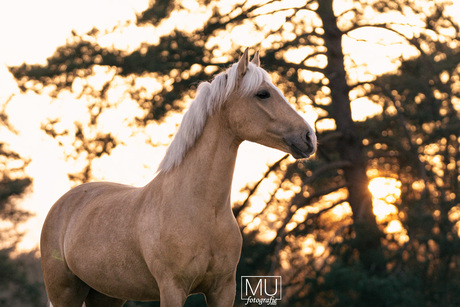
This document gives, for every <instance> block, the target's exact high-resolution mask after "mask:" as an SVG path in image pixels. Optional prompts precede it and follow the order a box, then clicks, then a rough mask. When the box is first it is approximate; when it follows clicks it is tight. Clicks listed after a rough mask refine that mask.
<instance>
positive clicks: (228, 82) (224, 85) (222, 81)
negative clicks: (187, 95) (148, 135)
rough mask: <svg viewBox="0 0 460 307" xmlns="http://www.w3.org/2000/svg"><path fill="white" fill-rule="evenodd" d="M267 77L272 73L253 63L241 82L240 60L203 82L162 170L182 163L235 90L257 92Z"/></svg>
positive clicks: (166, 170)
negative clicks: (239, 78) (211, 119)
mask: <svg viewBox="0 0 460 307" xmlns="http://www.w3.org/2000/svg"><path fill="white" fill-rule="evenodd" d="M264 80H266V81H270V77H269V75H268V73H267V72H266V71H265V70H263V69H262V68H260V67H258V66H257V65H255V64H253V63H249V66H248V69H247V71H246V73H245V75H244V77H243V80H242V82H240V84H238V63H235V64H233V65H232V66H231V67H230V68H228V69H227V70H226V71H224V72H221V73H220V74H218V75H217V76H216V77H215V78H214V79H213V80H212V82H211V83H209V82H202V83H201V84H200V85H199V86H198V90H197V96H196V98H195V99H194V100H193V101H192V103H191V105H190V107H189V109H188V111H187V112H186V113H185V115H184V118H183V119H182V122H181V124H180V126H179V130H178V131H177V133H176V135H175V136H174V139H173V140H172V142H171V144H170V145H169V147H168V149H167V151H166V154H165V156H164V158H163V160H162V161H161V163H160V166H159V167H158V171H159V172H168V171H170V170H171V169H173V168H174V167H175V166H177V165H179V164H180V163H181V162H182V160H183V159H184V157H185V155H186V154H187V152H188V151H189V149H190V148H191V147H192V146H193V145H194V144H195V142H196V140H197V139H198V138H199V137H200V136H201V134H202V132H203V129H204V126H205V124H206V119H207V118H208V116H210V115H212V114H213V113H214V112H216V111H218V110H219V109H220V108H221V106H222V104H223V103H224V102H225V101H226V100H227V98H228V97H229V96H230V94H231V93H233V92H234V91H235V90H238V91H239V93H240V95H241V96H246V95H249V94H251V93H253V92H255V91H256V90H257V88H258V87H259V86H260V84H262V81H264Z"/></svg>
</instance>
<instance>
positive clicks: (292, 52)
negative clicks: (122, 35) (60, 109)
mask: <svg viewBox="0 0 460 307" xmlns="http://www.w3.org/2000/svg"><path fill="white" fill-rule="evenodd" d="M197 3H199V5H200V6H201V7H204V8H206V9H205V10H204V11H206V12H208V13H207V15H206V14H205V15H203V16H204V17H203V16H201V15H200V16H201V17H202V18H203V22H202V24H201V25H200V26H196V28H179V27H176V28H175V29H174V30H172V31H170V32H168V33H167V34H164V35H162V36H160V37H159V38H158V40H157V41H156V42H155V43H141V44H140V45H139V46H138V47H137V48H135V50H133V51H130V52H127V51H125V50H120V49H116V48H115V47H105V46H103V45H101V44H100V43H99V40H100V39H101V37H103V36H104V33H101V32H100V31H99V30H97V29H94V30H92V31H91V32H89V33H86V34H85V35H77V34H74V35H73V36H72V37H71V38H69V40H68V43H67V44H66V45H64V46H61V47H59V48H58V49H57V50H56V52H55V53H54V54H53V55H52V56H51V57H50V58H49V59H48V61H47V64H46V65H26V64H24V65H22V66H18V67H11V68H10V71H11V72H12V73H13V75H14V76H15V78H16V80H17V82H18V85H19V86H20V88H21V89H22V90H23V91H29V90H32V91H36V92H38V93H49V95H50V97H51V98H50V99H58V98H59V97H60V95H62V93H67V92H70V93H71V94H72V95H74V96H75V97H77V98H79V99H80V98H83V99H84V100H86V101H87V102H88V103H87V107H88V114H89V119H88V120H87V124H86V125H82V124H81V123H76V124H75V125H76V127H75V129H69V130H66V131H60V130H59V129H57V125H58V124H59V119H56V120H54V121H50V122H48V123H45V124H44V126H43V129H44V130H45V131H46V132H47V133H48V134H50V135H52V136H53V137H55V138H56V139H60V138H61V139H62V138H71V139H73V140H75V141H74V143H73V146H74V148H76V153H73V154H74V155H77V156H79V155H82V156H84V158H85V159H86V164H85V166H84V168H83V169H82V170H80V171H79V172H77V173H76V174H72V175H71V176H72V179H74V180H76V181H77V182H85V181H88V180H91V179H92V171H91V168H92V163H93V162H94V161H95V160H97V159H98V158H100V157H101V156H102V155H104V154H110V153H111V151H112V150H113V148H116V147H117V146H118V145H120V144H121V143H122V140H120V139H118V138H117V137H116V136H115V135H113V134H111V133H110V132H102V131H100V130H98V122H99V120H100V118H101V116H102V115H103V114H104V113H105V112H107V111H109V110H113V109H116V103H114V102H113V101H111V98H110V97H111V96H110V95H109V93H110V91H111V90H113V89H114V88H115V87H117V86H119V85H120V83H121V84H125V85H127V86H126V87H125V91H124V95H126V96H127V97H129V99H131V100H133V101H135V102H136V103H137V104H138V106H139V108H140V109H141V110H142V112H141V115H139V116H135V117H134V118H131V124H132V125H135V126H146V125H147V124H148V123H151V122H152V121H162V120H163V119H164V118H165V117H167V116H168V115H169V114H170V113H171V112H175V111H179V110H182V109H183V107H184V101H187V100H189V99H190V97H191V96H193V92H194V89H195V87H196V84H197V82H199V81H200V80H207V79H210V78H212V75H213V74H214V73H215V72H216V71H217V70H219V69H220V68H224V67H227V66H229V65H230V63H232V62H234V61H236V59H237V57H238V53H239V51H241V50H240V49H239V47H238V46H235V44H225V46H230V47H229V49H230V50H223V49H222V47H221V46H220V44H224V43H223V42H225V41H226V40H227V41H228V40H229V39H230V38H231V37H232V33H233V34H234V33H238V31H241V29H243V31H250V32H252V33H255V37H256V38H257V39H254V43H253V44H254V45H255V48H257V49H260V51H261V56H262V59H263V60H262V63H263V66H264V68H265V69H266V70H267V71H269V72H272V77H273V79H274V80H275V83H277V85H278V86H279V87H280V88H281V89H282V90H283V91H284V93H285V96H286V97H288V99H289V101H290V102H291V103H293V104H294V105H295V106H296V108H297V109H298V110H300V111H302V112H307V113H308V112H315V113H316V114H317V117H316V121H315V126H316V129H317V134H318V137H319V143H320V146H319V148H318V153H317V157H316V159H314V160H309V161H296V162H293V161H291V160H290V159H289V158H288V157H287V156H285V157H283V158H282V159H280V160H279V161H277V162H276V163H274V164H272V165H270V166H268V169H267V171H266V172H265V174H263V176H262V178H261V179H260V180H259V181H258V182H256V183H252V184H250V185H248V187H247V188H246V189H245V191H244V192H246V194H247V198H246V199H245V200H244V201H241V202H237V203H235V204H234V213H235V215H236V216H237V219H238V221H239V224H240V226H241V229H242V232H243V235H244V247H243V255H242V258H241V261H240V264H239V267H238V273H239V274H240V275H282V276H283V283H284V289H283V291H284V293H285V295H284V298H283V304H285V305H287V306H305V305H313V306H316V305H317V306H349V305H353V306H361V305H363V306H364V305H366V306H367V305H370V304H372V305H376V306H387V305H391V306H419V305H439V304H442V305H455V304H459V302H458V298H457V297H456V295H455V294H456V292H457V291H458V288H459V286H460V283H459V282H460V281H459V279H458V277H457V276H458V274H457V273H458V270H459V267H458V266H459V260H460V259H459V258H458V256H457V254H458V251H459V250H458V248H459V235H458V233H459V219H460V211H459V210H460V208H459V197H460V196H459V193H460V191H459V188H460V187H459V181H460V180H459V179H460V177H459V176H460V175H459V169H460V165H459V163H458V161H459V160H460V159H459V158H460V156H459V155H460V154H459V142H460V136H459V132H460V123H459V113H460V100H459V91H460V90H459V88H460V77H459V73H460V66H459V64H458V63H459V27H458V24H457V23H456V22H455V20H454V19H453V18H452V17H450V16H449V15H448V14H447V12H446V8H447V6H448V3H446V2H443V1H437V2H427V1H405V0H396V1H379V0H375V1H358V0H356V1H349V2H347V3H346V4H343V3H341V2H339V1H332V0H321V1H320V0H304V1H295V2H289V1H274V0H269V1H265V2H262V3H252V2H249V1H242V2H238V3H235V4H233V5H231V6H230V7H229V6H228V5H227V6H223V5H221V4H222V3H220V2H212V1H206V0H202V1H197ZM189 11H190V8H188V7H186V6H184V4H182V3H181V2H180V1H155V2H153V3H152V4H151V5H150V7H149V8H148V9H147V10H145V11H144V12H143V13H142V14H140V15H139V16H138V18H137V21H136V25H137V27H139V28H141V27H154V28H161V27H162V25H164V24H165V23H167V22H168V20H170V19H172V18H177V16H184V15H175V14H182V13H184V14H185V13H187V12H189ZM175 16H176V17H175ZM201 17H200V18H201ZM197 18H198V17H197ZM380 36H381V38H379V37H380ZM389 41H391V42H392V43H389ZM346 42H348V45H346ZM350 42H353V44H354V45H355V46H363V48H370V46H371V45H374V49H373V50H376V49H375V45H382V48H387V47H391V46H392V45H394V44H396V45H397V46H399V47H400V48H399V50H400V51H399V52H398V54H397V55H396V56H393V57H392V61H393V63H392V65H394V69H388V70H386V71H385V73H384V74H381V73H380V74H378V75H377V74H375V73H372V71H371V69H370V68H368V67H366V65H363V64H362V63H360V62H359V61H360V59H359V58H358V57H357V56H355V55H354V53H353V52H356V51H353V50H351V49H350V48H349V45H350ZM227 49H228V48H227ZM349 49H350V50H349ZM358 54H359V53H358ZM378 60H382V59H377V61H378ZM389 63H391V62H389ZM101 69H102V70H104V71H105V72H107V74H106V77H105V79H103V80H104V81H103V82H100V81H99V83H98V84H95V82H94V78H93V77H94V76H95V75H96V74H97V72H98V71H100V70H101ZM141 78H147V79H152V80H155V81H157V82H158V83H160V84H162V86H160V87H158V88H155V89H154V90H153V91H152V89H151V88H148V87H146V86H143V85H142V84H141V83H139V82H138V80H139V79H141ZM363 99H364V100H365V101H366V102H367V103H373V106H374V107H377V108H378V109H379V110H380V111H379V112H377V113H376V114H373V115H368V116H367V117H365V118H364V119H361V120H356V119H354V113H355V112H357V109H359V103H362V101H363ZM354 105H355V106H356V105H358V107H352V106H354ZM75 159H76V158H75ZM373 178H390V179H392V180H393V181H392V182H395V183H397V184H398V190H399V191H400V192H399V193H400V195H397V197H395V199H394V200H392V201H387V200H385V199H383V200H382V199H376V198H375V196H374V197H373V195H372V194H371V193H370V192H369V189H368V185H369V181H370V179H373ZM262 186H265V187H267V186H269V191H270V192H269V194H270V195H269V197H268V201H266V205H265V206H264V207H263V209H261V210H260V211H259V212H254V211H253V210H251V207H252V202H253V201H254V199H255V198H256V197H257V196H258V194H257V193H258V191H259V190H261V187H262ZM377 202H380V203H382V202H384V203H386V205H387V206H388V207H385V208H392V210H393V211H392V213H391V214H387V215H385V216H384V217H383V218H380V217H378V216H377V217H376V216H375V214H374V212H375V210H376V204H377ZM248 216H249V217H250V218H249V219H248ZM248 220H249V222H248ZM394 225H396V226H397V227H396V228H394V227H395V226H394ZM392 227H393V228H392ZM392 229H393V230H392ZM238 304H242V302H238Z"/></svg>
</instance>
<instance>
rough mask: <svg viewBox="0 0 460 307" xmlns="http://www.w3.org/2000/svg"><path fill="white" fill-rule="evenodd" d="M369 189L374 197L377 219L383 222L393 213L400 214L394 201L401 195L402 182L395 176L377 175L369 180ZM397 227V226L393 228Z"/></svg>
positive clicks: (374, 210) (374, 209)
mask: <svg viewBox="0 0 460 307" xmlns="http://www.w3.org/2000/svg"><path fill="white" fill-rule="evenodd" d="M369 191H370V192H371V194H372V197H373V201H372V203H373V207H374V208H373V212H374V214H375V216H376V218H377V221H379V222H382V221H384V220H386V219H387V218H388V217H389V216H391V215H396V214H398V209H397V207H396V206H395V205H394V203H395V202H396V201H397V200H398V199H399V197H400V196H401V182H400V181H398V180H397V179H394V178H388V177H377V178H374V179H372V180H371V181H370V182H369ZM391 229H392V230H394V229H395V226H393V228H391Z"/></svg>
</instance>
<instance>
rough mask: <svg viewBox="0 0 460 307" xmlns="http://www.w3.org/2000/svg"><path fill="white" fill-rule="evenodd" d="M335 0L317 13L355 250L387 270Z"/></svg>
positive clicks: (324, 0) (324, 1) (326, 0)
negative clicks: (352, 103) (344, 164)
mask: <svg viewBox="0 0 460 307" xmlns="http://www.w3.org/2000/svg"><path fill="white" fill-rule="evenodd" d="M332 3H333V0H319V1H318V4H319V7H318V10H317V13H318V15H319V16H320V18H321V20H322V22H323V29H324V35H323V38H324V44H325V46H326V48H327V61H328V63H327V67H326V69H325V71H326V77H327V78H328V80H329V84H328V86H329V88H330V90H331V98H332V102H331V110H332V111H331V113H332V114H331V115H332V117H333V118H334V120H335V122H336V125H337V131H340V132H341V133H342V137H341V138H340V140H339V141H338V142H337V151H338V152H339V153H340V157H341V159H342V160H345V161H350V162H351V166H350V167H346V168H344V176H345V180H346V181H347V184H348V185H349V186H348V197H349V203H350V206H351V209H352V211H353V222H354V224H353V228H354V231H355V234H356V237H355V243H356V244H355V245H354V247H355V248H356V249H357V250H358V251H359V254H360V260H361V263H362V264H363V265H364V267H366V268H367V269H369V270H377V271H380V270H382V269H384V261H383V259H384V257H383V253H382V249H381V242H380V238H381V236H382V234H381V232H380V230H379V228H378V226H377V223H376V220H375V216H374V214H373V212H372V196H371V194H370V192H369V189H368V184H369V180H368V178H367V174H366V158H365V156H364V155H363V151H362V140H361V137H360V136H359V134H358V131H357V129H356V127H355V126H354V123H353V120H352V118H351V108H350V98H349V87H348V84H347V77H346V73H345V67H344V63H343V60H344V56H343V50H342V32H341V31H340V29H339V28H338V27H337V19H336V17H335V15H334V11H333V7H332Z"/></svg>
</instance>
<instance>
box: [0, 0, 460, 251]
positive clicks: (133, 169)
mask: <svg viewBox="0 0 460 307" xmlns="http://www.w3.org/2000/svg"><path fill="white" fill-rule="evenodd" d="M148 2H149V0H129V1H128V0H110V1H109V0H91V1H90V0H82V1H78V2H75V1H62V0H43V1H34V0H17V1H1V2H0V42H1V43H2V46H1V47H0V110H5V111H6V112H7V114H8V116H9V120H10V122H11V123H12V125H13V126H14V128H15V130H16V131H17V134H14V133H11V132H10V131H7V130H6V129H5V128H4V127H0V140H1V141H2V142H6V143H7V144H9V145H10V149H11V150H14V151H16V152H17V153H19V154H20V155H21V156H22V157H26V158H29V159H30V160H31V162H30V164H29V165H28V166H27V168H26V173H27V175H28V176H30V177H31V178H33V187H32V190H31V193H28V194H27V195H26V196H25V197H24V198H23V199H22V200H21V201H20V206H22V207H23V208H25V209H26V210H29V211H31V212H33V213H34V214H35V216H34V217H33V218H31V219H30V220H29V221H28V222H27V223H25V224H24V225H22V226H21V229H22V230H23V231H25V232H26V236H25V238H24V240H23V242H22V243H21V244H20V246H19V247H20V248H21V249H31V248H34V247H36V246H37V245H38V240H39V234H40V229H41V225H42V223H43V220H44V218H45V216H46V213H47V212H48V210H49V208H50V207H51V205H52V204H53V203H54V202H55V201H56V200H57V199H58V198H59V197H60V196H61V195H62V194H64V193H65V192H66V191H67V190H68V189H69V188H70V187H71V182H70V181H69V180H68V177H67V172H71V171H72V169H71V166H69V163H67V162H66V160H65V155H64V153H63V151H62V148H61V147H59V146H58V144H57V142H56V141H55V140H53V139H52V138H51V137H50V136H48V135H46V133H44V132H43V131H42V130H41V129H40V127H41V124H42V123H43V122H44V121H46V119H47V118H48V117H50V116H53V114H57V115H56V116H63V115H62V114H66V115H65V116H66V118H61V121H62V123H63V125H66V124H67V125H72V124H73V121H75V120H78V119H79V118H82V117H84V116H85V111H86V106H85V105H84V104H82V103H78V101H77V102H76V101H75V100H72V99H66V96H65V95H63V96H61V98H60V100H59V101H57V103H61V108H65V110H59V107H58V106H57V105H56V104H54V105H50V99H49V97H47V96H40V95H37V94H33V93H26V94H21V93H20V92H19V89H18V88H17V86H16V83H15V82H14V80H13V77H12V76H11V74H10V73H9V72H8V70H7V66H12V65H20V64H22V63H23V62H26V63H28V64H34V63H39V64H44V63H46V58H47V57H49V56H50V55H52V54H53V52H54V51H55V49H56V47H58V46H61V45H63V44H65V42H66V40H67V39H68V38H69V36H70V33H71V31H72V30H74V31H76V32H77V33H85V32H88V31H89V30H91V29H92V28H93V27H96V28H98V29H99V30H102V31H103V30H104V29H107V30H111V29H112V28H113V27H114V26H116V25H118V24H120V22H121V23H125V22H126V21H134V20H135V17H136V13H139V12H142V11H143V10H144V9H145V8H147V6H148ZM337 2H339V1H338V0H337ZM343 2H344V3H345V2H347V1H343ZM182 4H183V5H184V6H186V7H187V8H189V9H190V10H191V11H193V12H195V13H196V15H197V16H198V15H200V14H201V15H205V14H207V12H204V11H201V10H200V8H199V7H198V6H197V5H195V3H194V1H192V0H187V1H183V3H182ZM451 12H452V13H453V14H460V13H459V12H460V2H459V1H455V2H454V6H452V8H451ZM173 20H181V21H182V26H187V23H184V22H183V18H182V16H180V15H178V16H176V17H175V18H174V19H173ZM178 25H179V26H180V24H173V21H171V22H170V23H167V24H165V25H163V29H153V28H146V29H144V30H142V31H139V30H138V29H137V30H135V29H134V27H124V28H123V33H118V34H114V35H125V37H126V36H128V37H130V40H129V41H123V40H118V39H117V37H111V38H109V39H108V40H107V41H106V43H107V44H117V47H118V48H122V49H125V50H130V48H133V47H135V46H138V45H139V42H141V41H146V40H147V41H150V42H153V41H155V40H156V39H158V34H159V33H158V31H160V30H161V31H168V30H170V29H171V28H172V27H174V26H178ZM130 31H131V32H130ZM245 32H248V31H246V30H245V29H244V28H240V29H239V30H238V31H236V32H235V33H233V34H232V39H233V40H234V41H235V42H236V43H238V44H242V45H245V44H247V45H250V44H251V38H250V37H249V38H247V39H243V38H242V36H241V35H242V33H245ZM126 34H128V35H126ZM361 34H363V33H361ZM364 35H365V34H364ZM347 39H349V40H350V41H344V46H345V49H347V48H352V47H353V48H355V52H356V56H355V60H356V62H358V63H357V64H361V63H359V61H361V62H362V63H369V65H367V68H366V69H367V73H369V72H370V73H371V74H379V73H382V72H385V71H387V70H391V69H392V67H391V66H390V65H394V63H393V64H392V63H391V61H389V60H388V61H387V60H385V59H386V57H385V54H388V53H392V52H393V53H396V54H398V52H399V53H401V51H400V48H401V46H400V45H397V44H394V45H390V46H389V47H388V48H383V47H380V48H378V49H375V50H374V52H369V51H368V50H369V49H368V48H367V47H368V46H366V45H363V44H364V43H363V42H356V41H353V40H352V39H350V38H347ZM378 39H379V40H380V42H383V41H384V40H385V37H379V38H378ZM382 40H383V41H382ZM101 43H102V44H103V43H104V42H101ZM348 51H350V50H348ZM407 54H408V55H410V51H408V53H407ZM382 59H383V61H382ZM385 61H387V62H385ZM262 62H263V59H262ZM358 73H359V72H358ZM113 95H115V96H114V97H117V96H116V93H113ZM10 98H11V101H10V102H9V103H8V104H7V105H5V101H7V100H8V99H10ZM120 101H121V102H120V105H119V108H125V109H126V112H125V113H129V112H136V108H135V107H133V106H132V105H130V102H129V101H124V100H120ZM352 107H353V109H354V110H357V109H365V110H366V113H365V114H363V113H361V114H359V113H358V112H354V114H353V115H354V117H355V120H363V119H364V118H365V117H366V116H369V115H370V114H375V113H378V112H380V111H381V108H379V106H378V105H375V104H372V103H370V102H369V101H368V100H366V99H363V100H356V101H354V102H353V105H352ZM117 116H118V115H114V117H110V116H108V117H107V119H106V121H105V125H106V126H105V128H104V129H108V130H111V129H115V128H114V127H115V126H119V123H120V122H123V121H124V120H125V118H123V117H121V118H120V117H117ZM305 116H306V118H307V120H308V121H310V122H312V121H314V119H315V118H316V114H306V115H305ZM180 119H181V116H180V115H175V116H173V117H172V118H171V120H170V122H169V123H167V124H166V125H165V126H161V127H160V126H159V125H155V124H151V125H149V126H148V127H146V130H145V131H144V133H141V134H139V135H137V136H135V137H130V138H127V143H126V145H125V146H119V147H117V148H116V150H114V151H113V152H112V155H111V158H110V159H105V160H101V161H99V162H98V163H96V165H95V169H94V173H95V176H97V177H98V178H100V179H101V180H110V181H116V182H121V183H126V184H132V185H136V186H141V185H143V184H146V183H147V182H148V181H150V180H151V179H152V178H153V176H154V173H155V170H156V167H157V165H158V164H159V162H160V160H161V157H162V156H163V154H164V152H165V150H166V144H167V143H168V141H169V139H168V135H170V134H172V133H173V132H174V131H175V129H176V125H177V124H178V123H179V122H180ZM69 127H70V126H69ZM64 128H65V127H63V129H64ZM124 128H125V129H124V130H123V129H122V130H120V132H119V133H126V134H127V135H130V130H129V129H130V128H129V127H124ZM147 136H154V137H155V138H157V140H158V139H159V140H160V142H161V143H164V144H165V145H164V146H158V147H152V146H148V145H146V142H145V141H146V139H145V138H146V137H147ZM69 150H72V149H71V148H70V149H69ZM136 154H137V156H136ZM283 155H284V153H281V152H279V151H277V150H273V149H269V148H263V147H262V146H260V145H256V144H252V143H244V144H243V145H242V147H241V148H240V153H239V156H238V160H237V166H236V170H235V176H234V184H233V193H232V197H233V199H237V198H238V197H239V196H240V194H239V190H240V189H241V188H242V187H243V186H245V185H246V183H247V182H251V181H255V180H257V179H258V178H259V177H260V174H261V173H262V172H264V171H265V169H266V164H267V163H268V162H273V161H276V160H277V159H279V158H280V157H281V156H283ZM126 157H136V158H129V159H126ZM248 169H251V172H248V171H247V170H248ZM397 184H398V183H397V182H388V181H385V180H383V181H381V182H380V181H374V183H373V184H371V186H370V188H371V192H373V193H375V194H376V195H377V196H376V197H377V198H379V197H380V198H382V197H386V196H385V195H386V194H385V195H383V196H382V195H381V194H382V193H381V192H379V191H382V189H383V188H384V187H388V190H389V191H390V192H389V194H391V195H393V194H395V193H396V194H397V193H398V192H397V191H396V192H395V186H397ZM260 202H263V200H260ZM254 203H257V201H256V200H254ZM380 205H381V207H380V209H376V210H383V211H385V210H386V211H388V210H389V211H391V210H394V208H393V207H394V206H393V207H388V206H385V205H383V204H381V203H380ZM382 206H383V207H382Z"/></svg>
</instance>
